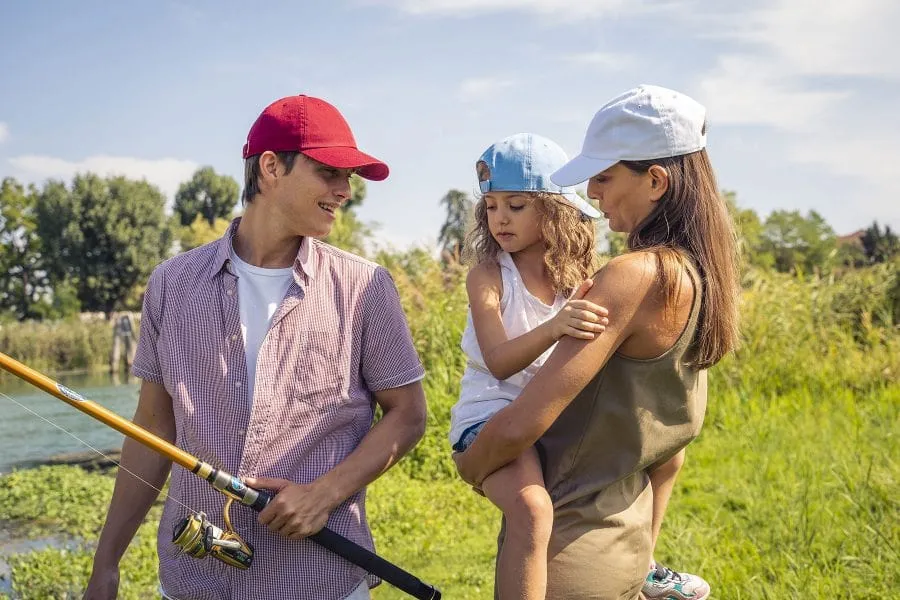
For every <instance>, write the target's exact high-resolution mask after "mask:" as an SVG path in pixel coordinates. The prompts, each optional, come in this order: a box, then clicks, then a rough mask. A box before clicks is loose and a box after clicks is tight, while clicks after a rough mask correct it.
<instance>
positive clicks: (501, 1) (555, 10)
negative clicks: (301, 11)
mask: <svg viewBox="0 0 900 600" xmlns="http://www.w3.org/2000/svg"><path fill="white" fill-rule="evenodd" d="M380 3H381V4H390V5H392V6H396V7H397V8H399V9H400V10H402V11H403V12H406V13H409V14H414V15H450V16H472V15H475V14H485V13H496V12H504V11H520V12H530V13H537V14H539V15H543V16H547V15H552V16H553V17H554V18H557V19H562V20H569V19H577V18H583V17H596V16H600V15H606V14H610V13H617V12H621V11H622V10H623V9H625V8H628V9H629V10H633V9H634V8H636V7H637V6H638V5H640V4H641V2H636V1H632V2H627V1H626V0H399V1H398V0H380Z"/></svg>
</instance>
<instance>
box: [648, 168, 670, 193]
mask: <svg viewBox="0 0 900 600" xmlns="http://www.w3.org/2000/svg"><path fill="white" fill-rule="evenodd" d="M647 174H648V175H649V176H650V201H651V202H658V201H659V199H660V198H662V197H663V196H664V195H665V193H666V192H667V191H669V172H668V171H666V169H665V168H664V167H661V166H660V165H652V166H651V167H650V169H649V170H648V171H647Z"/></svg>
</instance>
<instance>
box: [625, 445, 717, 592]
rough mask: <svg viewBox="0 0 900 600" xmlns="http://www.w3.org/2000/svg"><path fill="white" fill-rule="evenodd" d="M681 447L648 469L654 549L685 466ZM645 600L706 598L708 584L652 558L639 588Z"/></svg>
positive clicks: (701, 579)
mask: <svg viewBox="0 0 900 600" xmlns="http://www.w3.org/2000/svg"><path fill="white" fill-rule="evenodd" d="M684 454H685V452H684V449H682V450H681V452H679V453H678V454H676V455H675V456H673V457H672V458H670V459H669V460H667V461H665V462H663V463H659V464H656V465H653V466H652V467H651V468H650V469H648V474H649V476H650V485H651V486H652V488H653V548H654V549H655V548H656V540H657V539H658V538H659V530H660V528H661V527H662V521H663V517H664V516H665V514H666V508H667V507H668V505H669V498H671V497H672V489H673V488H674V487H675V478H676V477H678V472H679V471H681V467H682V466H684ZM641 591H642V593H643V597H644V598H646V600H664V599H665V600H672V599H673V598H674V599H677V600H705V599H706V598H707V597H708V596H709V584H708V583H706V581H704V580H703V578H702V577H698V576H697V575H692V574H690V573H684V572H680V573H679V572H677V571H673V570H671V569H669V568H667V567H665V566H663V565H660V564H658V563H657V562H656V561H655V560H653V562H652V563H651V565H650V573H649V574H648V575H647V579H646V581H644V586H643V589H642V590H641Z"/></svg>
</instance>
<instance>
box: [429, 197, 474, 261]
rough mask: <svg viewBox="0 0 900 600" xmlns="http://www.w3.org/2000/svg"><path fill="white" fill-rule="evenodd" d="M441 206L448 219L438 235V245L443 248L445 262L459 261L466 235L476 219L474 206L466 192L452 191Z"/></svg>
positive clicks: (443, 199) (442, 201) (442, 200)
mask: <svg viewBox="0 0 900 600" xmlns="http://www.w3.org/2000/svg"><path fill="white" fill-rule="evenodd" d="M441 204H443V205H444V206H445V207H446V209H447V218H446V219H445V220H444V224H443V225H441V231H440V233H439V234H438V244H440V246H441V250H442V252H441V254H442V256H443V257H444V260H445V261H447V260H450V259H451V258H452V259H453V260H456V261H459V258H460V256H461V255H462V250H463V243H464V242H465V239H466V234H467V233H468V232H469V229H471V227H472V219H473V218H474V212H475V211H474V205H473V204H472V201H471V200H470V199H469V197H468V196H467V195H466V193H465V192H462V191H460V190H450V191H449V192H447V193H446V194H445V195H444V197H443V198H441Z"/></svg>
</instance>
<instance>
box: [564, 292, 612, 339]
mask: <svg viewBox="0 0 900 600" xmlns="http://www.w3.org/2000/svg"><path fill="white" fill-rule="evenodd" d="M593 284H594V281H593V280H592V279H585V280H584V281H582V282H581V285H579V286H578V287H577V288H576V289H575V290H574V291H573V292H572V295H571V296H569V301H568V302H566V305H565V306H563V307H562V308H561V309H560V310H559V312H558V313H556V315H554V317H553V318H552V319H551V320H550V321H549V323H550V330H551V331H552V332H553V339H554V340H558V339H559V338H561V337H562V336H564V335H568V336H570V337H573V338H576V339H579V340H592V339H594V338H595V337H597V335H599V334H601V333H603V332H604V331H605V330H606V326H607V325H609V319H608V318H607V317H609V311H608V310H606V308H604V307H602V306H600V305H598V304H594V303H593V302H591V301H590V300H585V299H584V296H585V294H587V293H588V290H590V289H591V286H593Z"/></svg>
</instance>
